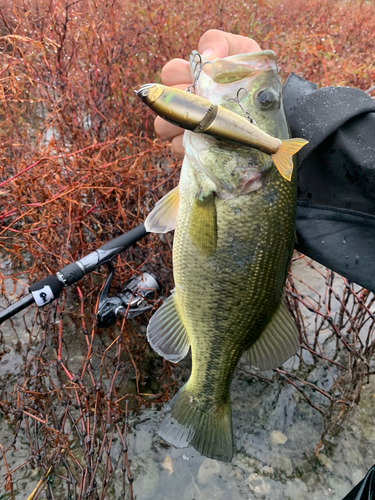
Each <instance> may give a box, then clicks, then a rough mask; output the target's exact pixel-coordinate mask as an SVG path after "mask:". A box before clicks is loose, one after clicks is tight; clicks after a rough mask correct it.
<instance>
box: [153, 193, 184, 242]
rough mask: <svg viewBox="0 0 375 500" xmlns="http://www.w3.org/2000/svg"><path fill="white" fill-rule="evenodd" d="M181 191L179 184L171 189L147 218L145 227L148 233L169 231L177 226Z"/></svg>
mask: <svg viewBox="0 0 375 500" xmlns="http://www.w3.org/2000/svg"><path fill="white" fill-rule="evenodd" d="M178 203H179V192H178V186H177V187H175V188H174V189H172V191H169V193H167V194H166V195H165V196H163V198H161V200H159V201H158V202H157V203H156V205H155V208H154V209H153V211H152V212H151V213H149V215H148V216H147V218H146V220H145V228H146V231H147V232H148V233H168V231H173V229H174V228H175V227H176V221H177V214H178Z"/></svg>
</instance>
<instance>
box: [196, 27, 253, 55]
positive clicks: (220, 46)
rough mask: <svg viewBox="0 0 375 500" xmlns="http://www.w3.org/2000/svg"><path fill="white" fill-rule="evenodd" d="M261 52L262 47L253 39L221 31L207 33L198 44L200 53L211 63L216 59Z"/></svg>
mask: <svg viewBox="0 0 375 500" xmlns="http://www.w3.org/2000/svg"><path fill="white" fill-rule="evenodd" d="M259 50H261V48H260V46H259V45H258V44H257V42H256V41H255V40H253V39H252V38H247V37H245V36H241V35H233V34H232V33H226V32H225V31H220V30H208V31H206V33H204V34H203V35H202V36H201V39H200V40H199V43H198V52H199V53H200V54H202V55H204V57H205V58H206V59H209V60H210V61H212V60H213V59H215V58H216V57H227V56H233V55H235V54H245V53H247V52H258V51H259Z"/></svg>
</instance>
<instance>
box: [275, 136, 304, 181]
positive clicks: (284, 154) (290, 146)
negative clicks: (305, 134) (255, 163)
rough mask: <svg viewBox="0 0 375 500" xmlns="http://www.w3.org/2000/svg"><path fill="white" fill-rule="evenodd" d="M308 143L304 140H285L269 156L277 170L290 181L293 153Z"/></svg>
mask: <svg viewBox="0 0 375 500" xmlns="http://www.w3.org/2000/svg"><path fill="white" fill-rule="evenodd" d="M308 142H309V141H306V139H285V140H283V141H281V146H280V148H279V149H278V150H277V152H276V153H274V154H273V155H271V157H272V159H273V161H274V163H275V165H276V168H277V170H278V171H279V172H280V174H281V175H282V176H283V177H284V179H286V180H288V181H290V179H291V178H292V173H293V158H292V156H293V155H294V154H295V153H298V151H299V150H300V149H301V148H303V146H305V144H307V143H308Z"/></svg>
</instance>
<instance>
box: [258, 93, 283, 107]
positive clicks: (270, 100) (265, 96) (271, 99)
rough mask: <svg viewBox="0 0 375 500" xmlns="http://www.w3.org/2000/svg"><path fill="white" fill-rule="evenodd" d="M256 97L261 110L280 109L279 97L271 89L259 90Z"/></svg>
mask: <svg viewBox="0 0 375 500" xmlns="http://www.w3.org/2000/svg"><path fill="white" fill-rule="evenodd" d="M256 97H257V100H258V103H259V105H260V109H261V110H270V109H277V108H279V107H280V100H279V96H278V95H277V94H276V93H275V92H274V91H273V90H271V89H262V90H260V91H259V92H258V93H257V96H256Z"/></svg>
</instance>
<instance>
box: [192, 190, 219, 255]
mask: <svg viewBox="0 0 375 500" xmlns="http://www.w3.org/2000/svg"><path fill="white" fill-rule="evenodd" d="M189 236H190V239H191V242H192V243H193V245H194V246H195V247H196V248H197V249H198V250H199V251H200V252H201V253H202V254H203V255H205V256H209V255H211V254H213V253H214V252H215V250H216V245H217V215H216V204H215V195H214V193H211V194H210V195H208V196H206V197H204V198H203V200H200V199H199V198H196V199H195V200H194V203H193V208H192V211H191V216H190V223H189Z"/></svg>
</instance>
